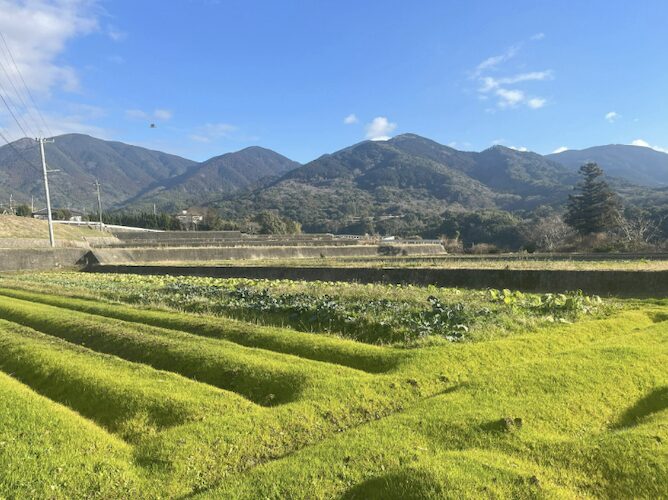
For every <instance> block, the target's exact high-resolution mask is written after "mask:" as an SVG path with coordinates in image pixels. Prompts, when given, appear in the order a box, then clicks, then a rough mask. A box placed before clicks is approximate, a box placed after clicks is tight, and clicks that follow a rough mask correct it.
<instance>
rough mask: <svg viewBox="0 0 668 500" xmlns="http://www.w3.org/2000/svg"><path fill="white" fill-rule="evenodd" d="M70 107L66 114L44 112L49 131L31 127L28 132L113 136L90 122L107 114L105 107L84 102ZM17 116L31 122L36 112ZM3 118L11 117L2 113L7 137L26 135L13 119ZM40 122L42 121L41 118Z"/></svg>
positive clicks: (3, 127)
mask: <svg viewBox="0 0 668 500" xmlns="http://www.w3.org/2000/svg"><path fill="white" fill-rule="evenodd" d="M68 108H69V109H67V110H66V112H65V113H64V114H53V115H52V114H49V113H46V112H42V117H43V118H44V121H45V122H46V125H47V126H48V131H47V130H41V128H40V130H32V129H29V130H27V132H28V133H29V134H30V133H31V132H33V133H34V132H39V133H40V134H44V135H47V132H49V133H51V134H52V135H53V136H58V135H62V134H71V133H77V134H89V135H92V136H95V137H99V138H102V139H108V138H110V137H111V135H112V134H111V133H110V132H109V131H108V130H106V129H104V128H102V127H98V126H95V125H91V124H90V121H91V120H95V119H98V118H100V117H102V116H104V115H105V114H106V111H105V110H104V109H102V108H98V107H96V106H88V105H84V104H81V105H71V106H68ZM17 117H18V119H19V121H20V122H21V123H30V120H31V119H34V118H35V113H32V114H31V115H29V114H27V113H24V114H21V115H17ZM3 118H9V117H7V116H6V115H3V114H2V113H0V123H3V122H6V123H7V125H5V126H0V131H2V133H3V134H4V135H5V136H6V137H7V138H9V139H10V140H13V139H17V138H19V137H23V136H24V134H23V131H22V130H21V129H19V127H18V126H17V125H16V123H15V122H14V121H13V120H9V119H7V120H3ZM34 123H37V122H34ZM39 123H41V119H40V122H39ZM33 135H34V134H33ZM31 138H32V137H31Z"/></svg>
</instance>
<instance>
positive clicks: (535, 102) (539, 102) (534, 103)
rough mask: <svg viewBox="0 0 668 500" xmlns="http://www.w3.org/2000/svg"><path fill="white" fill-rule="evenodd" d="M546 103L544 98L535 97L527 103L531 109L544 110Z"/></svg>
mask: <svg viewBox="0 0 668 500" xmlns="http://www.w3.org/2000/svg"><path fill="white" fill-rule="evenodd" d="M546 102H547V101H546V100H545V99H543V98H542V97H533V98H531V99H529V100H528V101H527V105H528V106H529V107H530V108H531V109H539V108H542V107H543V106H545V103H546Z"/></svg>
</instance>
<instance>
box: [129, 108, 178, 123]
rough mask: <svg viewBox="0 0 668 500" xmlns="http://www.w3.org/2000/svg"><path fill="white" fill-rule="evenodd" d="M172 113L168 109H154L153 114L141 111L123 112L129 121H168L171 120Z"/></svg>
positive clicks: (130, 110)
mask: <svg viewBox="0 0 668 500" xmlns="http://www.w3.org/2000/svg"><path fill="white" fill-rule="evenodd" d="M172 116H174V113H172V112H171V111H170V110H168V109H156V110H153V112H147V111H143V110H141V109H128V110H126V111H125V117H126V118H128V119H130V120H159V121H168V120H171V119H172Z"/></svg>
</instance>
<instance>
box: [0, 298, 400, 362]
mask: <svg viewBox="0 0 668 500" xmlns="http://www.w3.org/2000/svg"><path fill="white" fill-rule="evenodd" d="M0 294H1V295H5V296H8V297H14V298H17V299H22V300H29V301H32V302H37V303H43V304H49V305H53V306H57V307H61V308H66V309H71V310H75V311H81V312H85V313H90V314H95V315H99V316H105V317H108V318H116V319H120V320H125V321H130V322H137V323H142V324H146V325H152V326H156V327H160V328H166V329H172V330H178V331H183V332H188V333H192V334H194V335H199V336H204V337H211V338H217V339H225V340H230V341H232V342H234V343H237V344H240V345H243V346H247V347H258V348H262V349H267V350H271V351H276V352H280V353H285V354H293V355H296V356H300V357H302V358H307V359H312V360H317V361H326V362H329V363H335V364H340V365H343V366H349V367H351V368H357V369H359V370H364V371H368V372H372V373H381V372H385V371H388V370H390V369H392V368H394V367H396V365H397V364H398V363H399V361H400V360H401V358H402V356H401V353H398V352H396V351H392V350H389V349H384V348H381V347H375V346H367V345H364V344H360V343H357V342H351V341H348V340H344V339H339V338H330V337H321V338H318V337H315V336H313V335H310V334H305V333H301V332H295V331H293V330H287V329H283V328H272V327H261V326H258V325H253V324H249V323H246V322H242V321H236V320H234V319H229V318H215V319H214V318H211V317H206V316H193V315H183V314H179V313H175V312H169V311H156V310H146V309H142V310H139V309H135V308H132V307H127V306H123V305H120V304H105V303H101V302H98V301H93V300H86V299H77V298H73V297H64V296H58V295H46V294H41V293H34V292H28V291H25V290H18V289H7V288H0Z"/></svg>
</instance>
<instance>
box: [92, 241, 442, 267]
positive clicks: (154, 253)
mask: <svg viewBox="0 0 668 500" xmlns="http://www.w3.org/2000/svg"><path fill="white" fill-rule="evenodd" d="M93 253H94V254H95V258H96V259H97V260H98V262H99V263H100V264H141V263H149V264H150V263H156V262H215V261H223V260H251V259H300V258H319V257H375V256H378V255H441V254H443V253H444V251H443V247H442V246H441V245H436V244H424V245H351V246H285V247H279V246H267V247H260V246H253V247H197V248H191V247H189V248H96V249H94V250H93Z"/></svg>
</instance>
